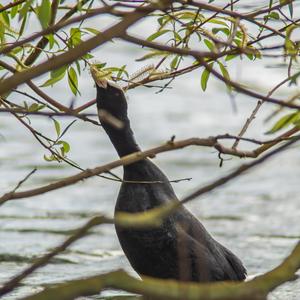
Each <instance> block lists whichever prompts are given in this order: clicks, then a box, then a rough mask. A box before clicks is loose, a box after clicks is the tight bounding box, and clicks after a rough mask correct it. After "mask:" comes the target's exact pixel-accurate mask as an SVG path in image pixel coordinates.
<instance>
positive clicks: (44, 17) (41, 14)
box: [37, 0, 51, 29]
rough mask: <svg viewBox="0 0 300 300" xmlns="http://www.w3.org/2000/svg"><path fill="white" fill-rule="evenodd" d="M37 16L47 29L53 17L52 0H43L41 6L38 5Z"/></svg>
mask: <svg viewBox="0 0 300 300" xmlns="http://www.w3.org/2000/svg"><path fill="white" fill-rule="evenodd" d="M37 16H38V18H39V21H40V23H41V26H42V28H43V29H46V28H47V26H48V25H49V22H50V19H51V3H50V0H42V3H41V5H40V6H38V7H37Z"/></svg>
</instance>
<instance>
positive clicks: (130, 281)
mask: <svg viewBox="0 0 300 300" xmlns="http://www.w3.org/2000/svg"><path fill="white" fill-rule="evenodd" d="M299 268H300V243H298V244H297V245H296V247H295V248H294V250H293V251H292V253H291V254H290V255H289V256H288V257H287V258H286V259H285V260H284V261H283V262H282V263H281V264H280V265H279V266H278V267H276V268H275V269H273V270H272V271H270V272H268V273H266V274H264V275H261V276H259V277H256V278H255V279H253V280H251V281H248V282H243V283H235V282H226V283H223V282H221V283H206V284H205V283H187V282H178V281H175V280H162V279H155V278H150V277H143V281H141V280H139V279H136V278H134V277H132V276H130V275H128V274H126V273H125V272H124V271H115V272H110V273H107V274H103V275H97V276H93V277H89V278H86V279H77V280H72V281H69V282H67V283H63V284H60V285H57V286H55V287H52V288H48V289H46V290H44V291H42V292H40V293H37V294H36V295H33V296H29V297H26V298H24V299H23V300H52V299H55V298H56V299H57V297H59V299H61V300H71V299H75V298H77V297H79V296H88V295H93V294H98V293H99V292H100V291H101V290H103V289H104V288H115V289H121V290H125V291H128V292H132V293H137V294H141V295H144V296H148V297H150V298H151V299H153V298H154V299H169V300H170V299H172V300H182V299H185V300H199V299H201V300H228V299H230V300H253V299H265V298H266V295H267V294H268V293H269V292H271V291H272V290H274V289H275V288H276V287H278V286H280V285H281V284H283V283H285V282H287V281H289V280H291V279H293V278H294V276H295V273H296V272H297V270H298V269H299Z"/></svg>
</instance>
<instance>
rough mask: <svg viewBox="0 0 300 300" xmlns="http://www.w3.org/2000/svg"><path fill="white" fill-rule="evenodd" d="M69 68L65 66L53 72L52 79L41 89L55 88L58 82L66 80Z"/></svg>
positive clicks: (51, 73)
mask: <svg viewBox="0 0 300 300" xmlns="http://www.w3.org/2000/svg"><path fill="white" fill-rule="evenodd" d="M66 70H67V67H66V66H63V67H61V68H59V69H56V70H53V71H51V72H50V79H48V80H47V81H46V82H44V83H43V84H42V85H40V87H46V86H49V85H51V86H53V85H54V84H55V83H56V82H58V81H60V80H61V79H63V78H64V76H65V74H66Z"/></svg>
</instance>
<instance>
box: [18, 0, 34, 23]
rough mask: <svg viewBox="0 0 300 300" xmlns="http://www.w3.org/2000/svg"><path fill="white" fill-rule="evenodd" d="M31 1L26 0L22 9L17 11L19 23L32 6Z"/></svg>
mask: <svg viewBox="0 0 300 300" xmlns="http://www.w3.org/2000/svg"><path fill="white" fill-rule="evenodd" d="M32 2H33V0H28V1H25V3H24V5H23V6H22V8H21V9H20V11H19V21H21V20H22V19H24V18H25V17H26V16H27V13H28V11H29V9H30V7H31V5H32Z"/></svg>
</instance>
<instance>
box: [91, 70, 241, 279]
mask: <svg viewBox="0 0 300 300" xmlns="http://www.w3.org/2000/svg"><path fill="white" fill-rule="evenodd" d="M92 75H93V77H94V80H95V82H96V87H97V98H96V100H97V108H98V112H100V113H99V117H100V122H101V123H102V126H103V128H104V130H105V131H106V133H107V134H108V136H109V138H110V140H111V142H112V144H113V145H114V147H115V149H116V150H117V152H118V154H119V156H120V157H122V156H125V155H127V154H130V153H133V152H136V151H140V148H139V146H138V145H137V143H136V141H135V138H134V135H133V132H132V130H131V128H130V122H129V119H128V116H127V101H126V98H125V95H124V92H123V90H122V88H121V87H119V86H117V85H116V84H114V83H113V82H110V81H107V80H104V79H98V78H97V75H96V73H95V71H94V72H93V70H92ZM115 120H119V121H121V122H122V124H123V127H122V128H117V127H120V126H116V125H118V124H119V123H120V122H119V121H118V122H119V123H116V124H113V123H114V121H115ZM150 126H151V125H150ZM123 179H124V182H123V183H122V185H121V188H120V192H119V195H118V199H117V203H116V207H115V213H116V212H130V213H136V212H143V211H146V210H148V209H151V208H154V207H157V206H159V205H162V204H165V203H167V202H169V201H178V199H177V197H176V195H175V193H174V191H173V188H172V186H171V184H170V183H169V180H168V178H167V177H166V176H165V175H164V173H163V172H162V171H161V170H160V169H159V168H158V167H157V166H156V165H155V164H154V163H153V162H151V161H150V160H149V159H143V160H141V161H138V162H135V163H133V164H131V165H128V166H124V176H123ZM146 181H148V182H150V183H145V182H146ZM137 182H144V183H137ZM151 182H152V183H151ZM116 231H117V235H118V238H119V241H120V244H121V246H122V249H123V251H124V253H125V255H126V256H127V258H128V260H129V262H130V263H131V265H132V267H133V268H134V270H135V271H136V272H137V273H138V274H139V275H141V276H143V275H147V276H152V277H158V278H169V279H177V280H182V281H196V282H211V281H223V280H244V279H245V275H246V269H245V268H244V266H243V264H242V262H241V261H240V260H239V258H237V257H236V256H235V255H234V254H233V253H232V252H231V251H229V250H228V249H226V248H225V247H224V246H222V245H221V244H220V243H218V242H217V241H216V240H214V239H213V238H212V237H211V235H210V234H209V233H208V232H207V231H206V229H205V228H204V226H203V225H202V224H201V223H200V222H199V220H198V219H196V217H194V216H193V215H192V214H191V213H190V212H189V211H188V210H187V209H186V208H185V207H184V206H181V207H180V208H179V209H178V210H177V211H176V212H174V213H173V214H172V215H170V216H168V217H167V218H166V219H165V221H164V222H163V224H162V225H161V226H160V227H159V228H155V229H143V230H141V229H138V230H137V229H135V230H134V229H123V228H120V227H119V226H116Z"/></svg>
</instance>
